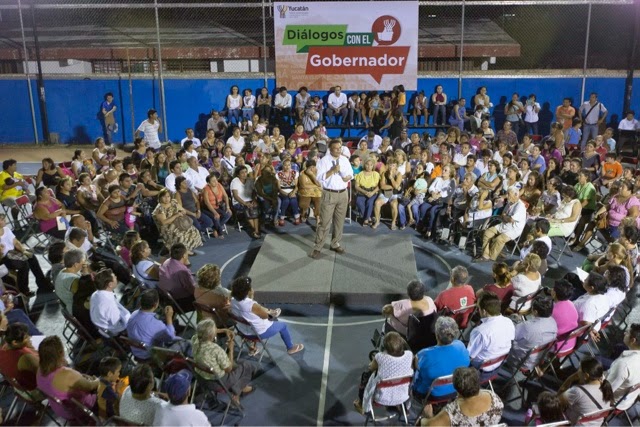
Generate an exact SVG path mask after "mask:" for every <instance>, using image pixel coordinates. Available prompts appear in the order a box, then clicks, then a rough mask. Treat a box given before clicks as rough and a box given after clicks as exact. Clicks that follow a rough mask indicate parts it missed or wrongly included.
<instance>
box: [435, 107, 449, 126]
mask: <svg viewBox="0 0 640 427" xmlns="http://www.w3.org/2000/svg"><path fill="white" fill-rule="evenodd" d="M439 115H442V121H441V122H438V116H439ZM438 123H440V124H443V125H446V124H447V106H446V105H434V106H433V124H434V125H437V124H438Z"/></svg>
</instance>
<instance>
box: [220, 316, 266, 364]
mask: <svg viewBox="0 0 640 427" xmlns="http://www.w3.org/2000/svg"><path fill="white" fill-rule="evenodd" d="M229 318H230V319H231V320H233V322H234V324H233V327H234V329H235V330H236V332H237V335H238V337H240V340H241V343H240V344H241V345H240V350H239V351H238V355H237V357H236V359H237V360H239V359H240V355H241V354H242V352H243V350H244V348H245V347H246V348H247V351H249V349H250V346H249V343H254V345H257V344H258V343H259V344H260V345H261V346H262V349H263V350H264V352H261V353H260V358H259V359H258V364H260V362H262V357H263V356H264V353H265V352H266V353H267V354H268V355H269V358H270V359H271V361H272V362H273V363H276V360H275V359H274V358H273V356H272V355H271V352H270V351H269V348H268V347H267V344H268V342H269V339H270V338H267V339H262V338H260V335H259V334H258V331H256V328H255V327H254V326H253V325H252V324H251V323H249V322H247V321H246V320H244V319H243V318H242V317H240V316H236V315H235V314H233V313H232V312H231V311H229ZM238 324H241V325H244V326H245V327H247V328H249V329H250V330H251V331H252V332H253V333H252V334H245V333H244V332H242V330H241V329H240V328H239V327H238Z"/></svg>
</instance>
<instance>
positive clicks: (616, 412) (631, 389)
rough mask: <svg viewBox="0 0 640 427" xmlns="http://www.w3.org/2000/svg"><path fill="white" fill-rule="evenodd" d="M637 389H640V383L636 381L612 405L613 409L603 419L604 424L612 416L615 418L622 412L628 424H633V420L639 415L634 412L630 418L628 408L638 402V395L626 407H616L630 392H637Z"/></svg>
mask: <svg viewBox="0 0 640 427" xmlns="http://www.w3.org/2000/svg"><path fill="white" fill-rule="evenodd" d="M638 390H640V383H638V384H636V385H634V386H633V387H631V388H629V390H627V391H626V392H625V394H624V395H623V396H622V397H620V399H618V401H617V402H616V403H615V404H614V405H613V406H614V408H615V409H614V410H613V412H612V413H611V414H610V415H609V416H608V417H607V419H606V420H605V424H608V423H609V422H610V421H611V420H612V419H613V418H615V417H617V416H618V415H620V414H622V413H624V415H625V416H626V417H627V421H629V425H630V426H632V425H633V421H635V420H637V419H638V417H639V415H638V414H637V412H636V416H635V417H634V419H633V420H632V419H631V417H630V416H629V409H631V408H633V406H634V405H636V404H637V403H638V397H637V396H636V399H635V400H634V401H633V403H632V404H631V406H629V407H628V408H627V409H618V406H620V404H621V403H622V402H624V401H625V400H626V399H627V398H628V397H629V396H630V395H631V394H633V393H635V392H637V391H638Z"/></svg>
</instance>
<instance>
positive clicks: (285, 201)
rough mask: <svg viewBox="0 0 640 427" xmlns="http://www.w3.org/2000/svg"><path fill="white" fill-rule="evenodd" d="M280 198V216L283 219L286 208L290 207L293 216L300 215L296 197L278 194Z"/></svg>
mask: <svg viewBox="0 0 640 427" xmlns="http://www.w3.org/2000/svg"><path fill="white" fill-rule="evenodd" d="M278 197H279V198H280V218H281V219H284V217H285V216H286V214H287V209H289V207H291V212H292V213H293V216H294V217H295V218H298V217H299V216H300V208H299V207H298V198H297V197H289V196H283V195H279V196H278Z"/></svg>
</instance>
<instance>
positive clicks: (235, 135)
mask: <svg viewBox="0 0 640 427" xmlns="http://www.w3.org/2000/svg"><path fill="white" fill-rule="evenodd" d="M227 145H228V146H229V147H231V151H232V153H233V155H234V156H236V157H237V156H240V155H241V153H242V150H243V149H244V137H243V136H241V135H240V128H239V127H237V126H236V127H234V128H233V130H232V135H231V136H230V137H229V139H227Z"/></svg>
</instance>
